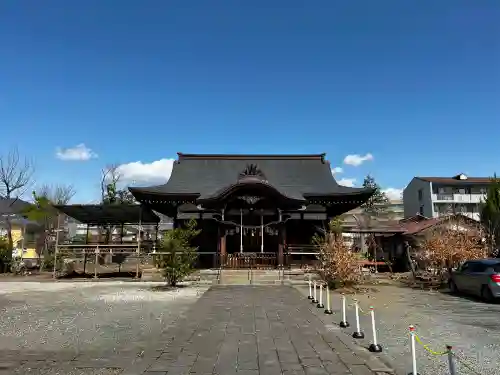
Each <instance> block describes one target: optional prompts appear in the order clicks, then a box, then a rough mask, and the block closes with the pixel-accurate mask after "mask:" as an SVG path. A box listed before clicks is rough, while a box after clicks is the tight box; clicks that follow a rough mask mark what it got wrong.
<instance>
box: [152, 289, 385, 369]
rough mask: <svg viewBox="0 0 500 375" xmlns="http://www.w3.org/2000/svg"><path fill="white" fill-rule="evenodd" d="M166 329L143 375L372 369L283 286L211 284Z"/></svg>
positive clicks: (290, 290) (369, 362) (364, 358)
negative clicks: (180, 320) (159, 350)
mask: <svg viewBox="0 0 500 375" xmlns="http://www.w3.org/2000/svg"><path fill="white" fill-rule="evenodd" d="M170 334H171V335H172V336H173V340H172V341H171V342H170V343H169V344H168V345H167V346H166V347H165V349H164V351H163V352H162V354H161V355H160V356H159V358H158V359H157V360H156V361H153V363H152V365H151V367H150V368H148V369H146V371H145V372H143V374H148V373H157V372H158V373H161V372H162V371H166V373H167V374H168V375H172V374H188V373H189V374H223V375H231V374H242V375H243V374H245V375H246V374H248V375H250V374H251V375H282V374H290V375H292V374H306V375H308V374H311V375H323V374H324V375H358V374H359V375H362V374H363V375H365V374H366V375H369V374H372V375H375V374H376V372H375V371H374V369H372V368H371V366H372V362H371V357H370V356H369V355H360V353H359V352H356V351H354V350H353V349H352V347H351V346H349V345H348V344H347V343H346V342H345V340H342V339H341V337H340V335H339V334H338V333H335V332H331V331H329V330H328V329H327V328H326V327H325V325H324V323H323V322H322V321H321V320H320V319H319V318H318V317H317V316H316V315H315V314H314V313H313V312H312V311H311V308H310V303H308V302H307V301H304V299H303V298H302V296H301V294H300V293H298V292H297V291H296V290H295V289H294V288H293V287H290V286H247V285H244V286H238V285H227V286H214V287H212V288H211V289H210V290H208V291H207V292H206V293H205V294H204V295H203V296H202V297H201V298H200V299H199V300H198V301H197V302H196V304H194V305H193V306H192V308H191V310H190V311H189V312H188V313H187V314H186V318H185V319H184V320H183V323H180V324H178V325H177V326H176V327H174V328H173V330H172V331H171V332H170ZM172 349H175V350H177V351H179V350H180V352H179V355H178V356H177V357H172V356H170V355H169V353H171V350H172Z"/></svg>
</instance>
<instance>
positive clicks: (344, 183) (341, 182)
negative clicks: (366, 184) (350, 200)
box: [337, 178, 356, 187]
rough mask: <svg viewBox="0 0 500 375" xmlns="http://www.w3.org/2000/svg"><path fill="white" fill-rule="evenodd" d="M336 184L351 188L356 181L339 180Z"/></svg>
mask: <svg viewBox="0 0 500 375" xmlns="http://www.w3.org/2000/svg"><path fill="white" fill-rule="evenodd" d="M337 182H338V184H339V185H343V186H348V187H353V186H354V184H355V183H356V179H355V178H341V179H340V180H338V181H337Z"/></svg>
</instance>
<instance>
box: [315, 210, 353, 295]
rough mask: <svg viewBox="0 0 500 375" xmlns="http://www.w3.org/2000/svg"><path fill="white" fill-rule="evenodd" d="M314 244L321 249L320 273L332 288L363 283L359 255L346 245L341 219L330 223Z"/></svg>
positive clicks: (319, 255) (317, 236)
mask: <svg viewBox="0 0 500 375" xmlns="http://www.w3.org/2000/svg"><path fill="white" fill-rule="evenodd" d="M313 243H314V244H315V245H317V246H318V247H319V253H318V259H319V261H320V265H321V266H320V267H321V269H320V272H321V274H322V277H323V279H324V280H325V281H326V282H327V283H328V285H329V286H330V287H331V288H339V287H345V286H352V285H355V284H357V283H359V282H360V281H361V279H362V271H361V267H360V264H359V260H360V259H359V254H357V253H355V252H352V251H351V250H350V249H349V247H348V246H347V244H346V243H345V241H344V239H343V237H342V227H341V221H340V220H339V219H333V220H332V221H330V223H329V225H328V229H325V231H324V233H323V234H322V235H316V236H314V238H313Z"/></svg>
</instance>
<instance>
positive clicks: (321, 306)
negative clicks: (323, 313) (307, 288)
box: [316, 303, 325, 309]
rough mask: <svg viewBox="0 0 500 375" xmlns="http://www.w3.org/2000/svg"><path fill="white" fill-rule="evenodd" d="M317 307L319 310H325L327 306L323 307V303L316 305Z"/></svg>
mask: <svg viewBox="0 0 500 375" xmlns="http://www.w3.org/2000/svg"><path fill="white" fill-rule="evenodd" d="M316 307H317V308H318V309H322V308H324V307H325V305H323V304H322V303H318V304H317V305H316Z"/></svg>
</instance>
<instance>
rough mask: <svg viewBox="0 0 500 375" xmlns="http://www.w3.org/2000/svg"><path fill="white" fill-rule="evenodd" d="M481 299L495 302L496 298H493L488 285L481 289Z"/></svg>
mask: <svg viewBox="0 0 500 375" xmlns="http://www.w3.org/2000/svg"><path fill="white" fill-rule="evenodd" d="M481 297H482V299H483V300H485V301H486V302H493V301H494V300H495V298H494V297H493V293H491V290H490V288H488V286H487V285H483V287H482V289H481Z"/></svg>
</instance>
